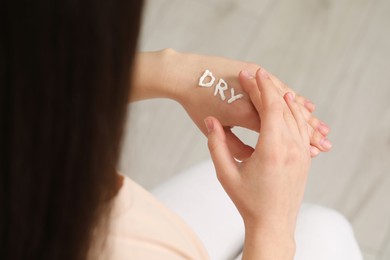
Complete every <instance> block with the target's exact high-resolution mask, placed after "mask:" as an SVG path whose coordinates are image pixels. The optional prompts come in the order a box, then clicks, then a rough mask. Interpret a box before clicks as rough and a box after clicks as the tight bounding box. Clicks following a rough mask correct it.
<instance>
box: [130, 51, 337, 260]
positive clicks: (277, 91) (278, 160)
mask: <svg viewBox="0 0 390 260" xmlns="http://www.w3.org/2000/svg"><path fill="white" fill-rule="evenodd" d="M134 65H135V69H134V73H133V75H132V87H133V88H132V93H131V98H130V99H129V100H130V102H133V101H138V100H143V99H149V98H170V99H173V100H175V101H177V102H178V103H180V104H181V105H182V106H183V107H184V108H185V109H186V111H187V112H188V114H189V116H190V117H191V118H192V120H193V121H194V123H195V124H196V125H197V126H198V127H199V129H200V130H201V131H202V132H203V133H204V134H205V135H207V136H208V146H209V149H210V153H211V156H212V159H213V161H214V165H215V168H216V172H217V176H218V179H219V181H220V182H221V184H222V186H223V187H224V189H225V190H226V192H227V194H228V195H229V196H230V198H231V199H232V201H233V202H234V203H235V205H236V207H237V209H238V211H239V212H240V214H241V216H242V218H243V220H244V223H245V230H246V232H245V244H244V255H243V257H244V259H259V260H263V259H272V260H277V259H293V257H294V253H295V242H294V232H295V225H296V217H297V214H298V210H299V208H300V205H301V201H302V198H303V194H304V189H305V184H306V181H307V172H308V169H309V166H310V161H311V160H310V157H315V156H316V155H318V154H319V153H320V152H326V151H329V150H330V148H331V144H330V142H329V141H328V140H327V138H326V135H327V134H328V133H329V127H328V126H327V125H326V124H325V123H323V122H321V121H320V120H319V119H318V118H316V117H315V116H314V115H313V114H312V112H313V111H314V108H315V107H314V104H312V103H311V102H310V101H308V100H307V99H306V98H304V97H302V96H300V95H298V94H296V93H294V92H293V91H292V90H291V89H290V88H288V87H287V86H286V85H285V84H284V83H283V82H282V81H280V80H279V79H277V78H276V77H275V76H274V75H272V74H270V73H267V72H265V70H264V69H261V70H259V66H258V65H256V64H252V63H247V62H241V61H235V60H230V59H225V58H220V57H213V56H202V55H195V54H188V53H178V52H176V51H173V50H171V49H167V50H163V51H158V52H149V53H139V54H138V55H137V57H136V60H135V64H134ZM205 69H209V70H210V71H212V72H213V75H214V76H215V77H216V79H217V80H218V79H220V78H223V79H224V80H225V81H226V82H227V83H228V84H229V86H230V87H234V89H235V91H236V93H244V98H242V99H239V100H237V101H235V102H234V103H232V104H227V102H226V101H221V100H220V99H219V97H215V96H214V95H213V93H214V88H213V87H212V88H201V87H199V86H198V81H199V78H200V77H201V75H202V74H203V72H204V71H205ZM240 71H242V72H241V73H240ZM291 97H292V98H291ZM234 126H241V127H245V128H248V129H251V130H254V131H257V132H259V133H260V132H261V137H260V138H259V140H258V142H257V144H256V146H255V147H254V148H252V147H250V146H247V145H245V144H243V143H242V142H241V141H240V140H239V139H238V138H237V137H236V136H235V135H234V134H233V133H232V132H231V130H230V129H231V127H234ZM234 158H236V159H239V160H241V161H242V162H241V163H238V162H237V161H236V160H234Z"/></svg>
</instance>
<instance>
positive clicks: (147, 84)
mask: <svg viewBox="0 0 390 260" xmlns="http://www.w3.org/2000/svg"><path fill="white" fill-rule="evenodd" d="M134 65H135V66H134V73H133V79H132V92H131V96H130V97H129V101H130V102H132V101H139V100H143V99H150V98H169V99H173V100H175V101H177V102H179V103H180V104H181V105H182V106H183V107H184V109H185V110H186V111H187V113H188V115H189V116H190V117H191V118H192V120H193V121H194V123H195V124H196V125H197V126H198V127H199V129H200V130H201V131H202V132H203V133H204V134H206V133H207V130H206V128H205V126H204V124H203V119H204V118H206V117H207V116H214V117H216V118H218V119H219V120H220V122H221V124H222V125H223V126H224V127H225V131H226V134H227V138H228V143H229V146H230V148H231V149H232V152H233V154H234V156H235V157H236V158H237V159H240V160H243V159H245V158H247V157H248V156H250V155H251V153H252V152H253V149H252V148H251V147H248V146H246V145H245V144H243V143H241V141H240V140H238V139H237V138H236V137H235V136H234V135H233V133H232V132H231V131H230V127H234V126H241V127H244V128H248V129H251V130H254V131H259V129H260V124H261V120H260V118H259V116H258V112H257V111H256V109H255V108H254V106H253V104H252V102H251V100H250V98H249V96H248V95H244V97H243V98H241V99H239V100H237V101H235V102H234V103H230V104H229V103H228V102H226V101H227V100H225V101H222V100H221V99H220V98H218V96H217V97H216V96H214V94H213V93H214V90H215V85H216V84H214V85H213V87H210V88H201V87H199V85H198V82H199V78H200V77H201V75H202V73H203V72H204V71H205V70H206V69H208V70H210V71H212V72H213V75H214V76H215V78H216V79H217V80H218V79H224V80H225V81H226V82H227V84H228V85H229V90H230V88H234V90H235V93H236V94H237V93H243V92H244V90H243V87H242V85H241V82H240V81H239V78H238V74H239V72H240V71H241V70H247V71H249V72H250V73H251V74H253V75H254V74H255V72H256V70H257V69H258V68H259V66H258V65H256V64H254V63H248V62H242V61H237V60H232V59H227V58H222V57H215V56H205V55H198V54H191V53H180V52H176V51H174V50H172V49H165V50H162V51H157V52H146V53H138V54H137V55H136V59H135V64H134ZM270 77H271V79H272V81H273V83H274V85H273V87H274V88H275V90H276V91H277V92H278V93H279V94H280V96H283V95H284V94H285V93H286V92H293V91H292V90H291V89H290V88H288V87H287V86H286V85H285V84H284V83H283V82H281V81H280V80H279V79H277V78H276V77H275V76H273V75H271V74H270ZM226 95H227V97H228V98H229V95H230V92H229V91H227V92H226ZM296 100H297V102H298V104H299V105H300V106H301V107H302V111H303V113H304V116H305V119H306V122H307V125H308V127H309V131H310V135H311V145H312V147H311V155H312V156H313V157H314V156H316V155H318V153H319V151H324V152H326V151H328V150H330V147H325V146H323V143H324V141H325V140H326V135H327V133H328V132H329V128H328V127H327V126H326V125H324V124H323V123H322V122H321V121H319V120H318V119H317V118H316V117H315V116H314V115H313V114H312V111H313V110H314V105H313V104H312V103H311V102H308V100H307V99H305V98H304V97H302V96H299V95H296Z"/></svg>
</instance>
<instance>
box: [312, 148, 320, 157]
mask: <svg viewBox="0 0 390 260" xmlns="http://www.w3.org/2000/svg"><path fill="white" fill-rule="evenodd" d="M310 153H311V154H312V155H314V156H317V155H318V154H319V153H320V151H318V149H317V148H315V147H313V146H311V147H310Z"/></svg>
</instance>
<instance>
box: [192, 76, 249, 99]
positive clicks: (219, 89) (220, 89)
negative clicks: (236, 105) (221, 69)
mask: <svg viewBox="0 0 390 260" xmlns="http://www.w3.org/2000/svg"><path fill="white" fill-rule="evenodd" d="M207 78H210V81H208V82H207V81H206V79H207ZM214 82H215V77H214V76H213V73H211V71H209V70H205V72H204V73H203V75H202V76H201V77H200V79H199V87H204V88H210V87H212V86H213V84H214ZM228 89H229V86H228V84H227V83H226V81H225V80H223V79H219V81H218V83H217V85H215V90H214V96H216V95H217V94H219V96H220V98H221V100H222V101H225V99H226V96H225V91H226V90H228ZM243 96H244V95H243V94H237V95H235V90H234V88H230V98H229V99H228V101H227V103H228V104H231V103H233V102H234V101H236V100H237V99H240V98H242V97H243Z"/></svg>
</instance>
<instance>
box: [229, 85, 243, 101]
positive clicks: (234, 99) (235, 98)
mask: <svg viewBox="0 0 390 260" xmlns="http://www.w3.org/2000/svg"><path fill="white" fill-rule="evenodd" d="M230 95H231V98H229V99H228V103H229V104H231V103H233V102H234V101H236V100H237V99H240V98H242V97H243V96H244V95H243V94H237V95H234V88H231V89H230Z"/></svg>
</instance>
